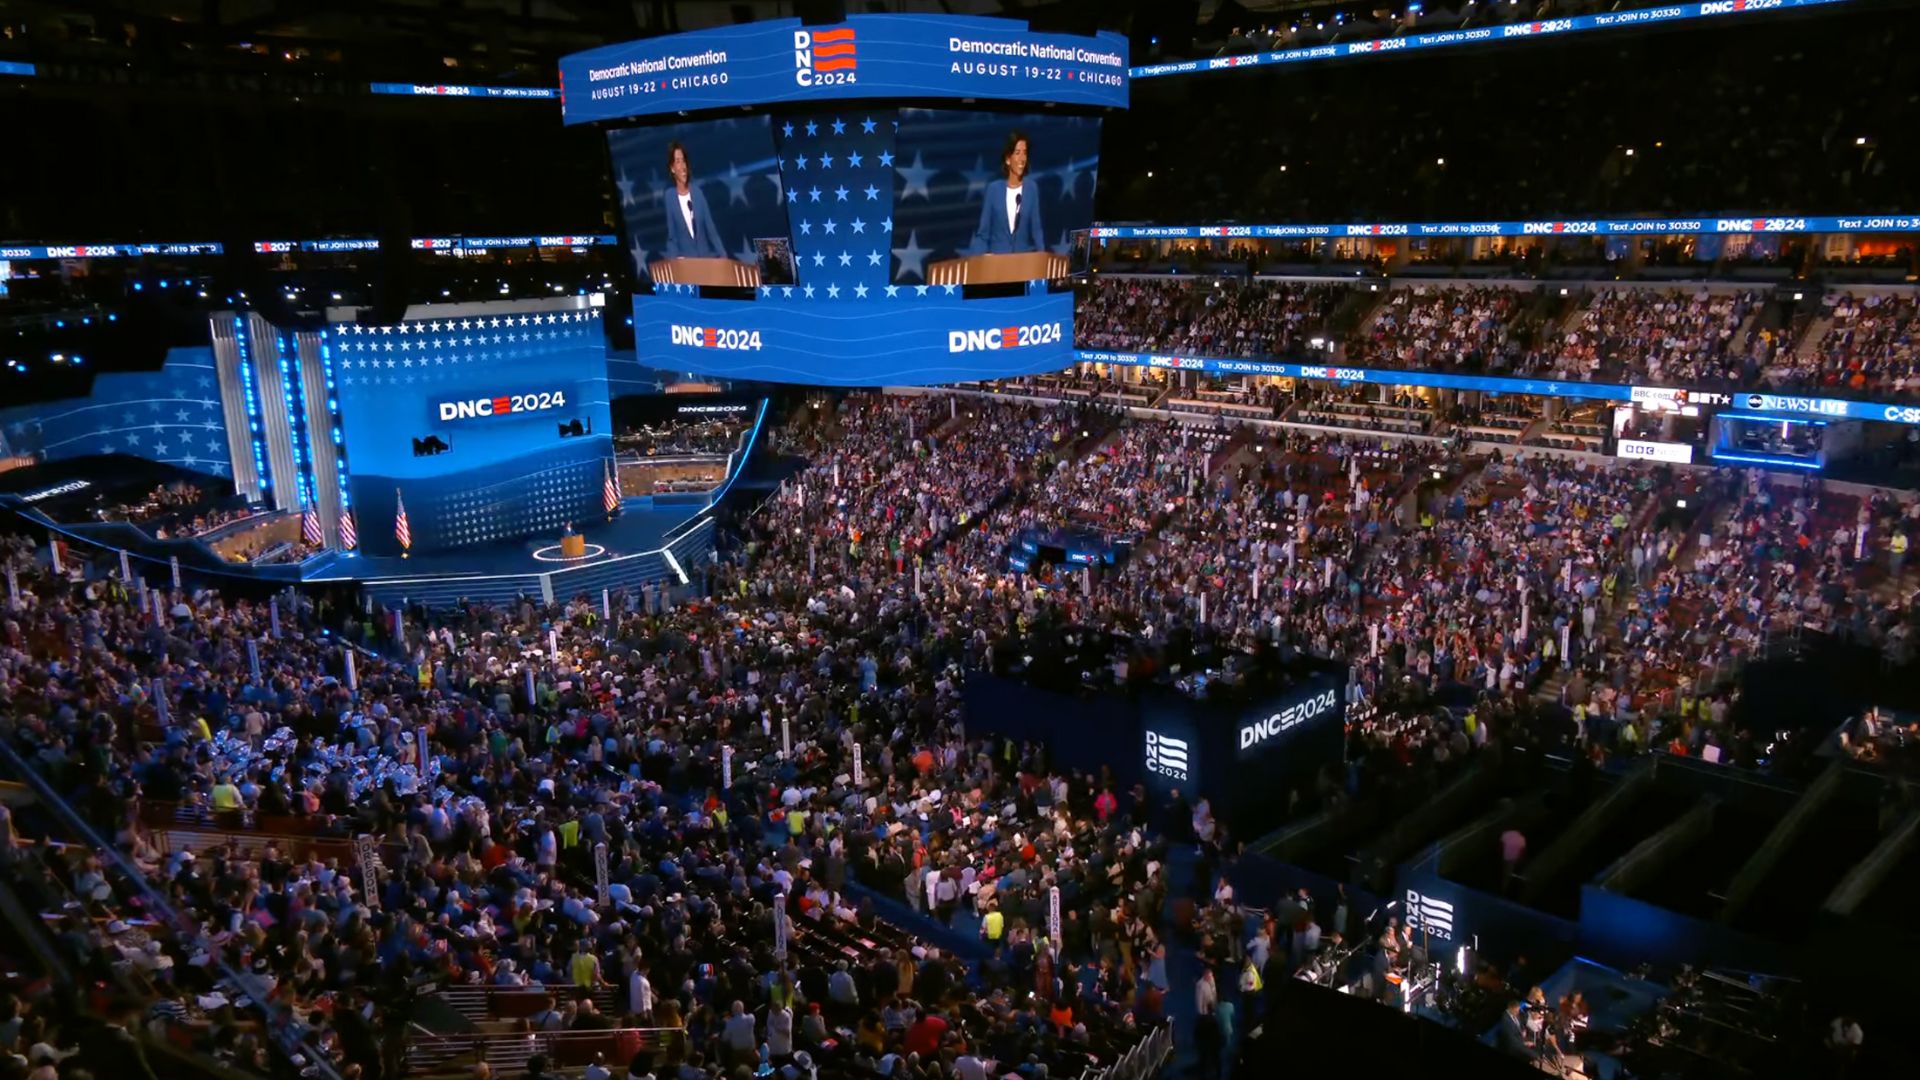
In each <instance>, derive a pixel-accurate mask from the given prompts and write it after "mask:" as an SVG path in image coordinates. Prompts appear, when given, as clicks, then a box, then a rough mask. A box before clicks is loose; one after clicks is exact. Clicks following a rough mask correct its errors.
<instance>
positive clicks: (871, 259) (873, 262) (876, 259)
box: [867, 251, 880, 266]
mask: <svg viewBox="0 0 1920 1080" xmlns="http://www.w3.org/2000/svg"><path fill="white" fill-rule="evenodd" d="M867 265H868V266H879V265H880V253H879V252H877V251H869V252H867Z"/></svg>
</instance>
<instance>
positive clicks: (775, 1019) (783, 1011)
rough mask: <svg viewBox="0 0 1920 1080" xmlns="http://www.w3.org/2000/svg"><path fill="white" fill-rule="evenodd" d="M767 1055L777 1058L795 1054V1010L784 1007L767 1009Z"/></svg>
mask: <svg viewBox="0 0 1920 1080" xmlns="http://www.w3.org/2000/svg"><path fill="white" fill-rule="evenodd" d="M767 1053H768V1054H770V1055H772V1056H773V1057H775V1058H783V1057H786V1056H787V1055H789V1054H791V1053H793V1010H792V1009H789V1008H787V1007H786V1006H784V1005H774V1006H772V1007H770V1008H768V1009H767Z"/></svg>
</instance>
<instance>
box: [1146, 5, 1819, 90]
mask: <svg viewBox="0 0 1920 1080" xmlns="http://www.w3.org/2000/svg"><path fill="white" fill-rule="evenodd" d="M1844 2H1846V0H1707V2H1706V3H1693V4H1668V5H1665V6H1662V7H1651V8H1641V9H1639V10H1636V11H1610V12H1603V13H1601V14H1598V15H1574V16H1570V17H1568V18H1564V19H1544V20H1540V21H1537V22H1523V23H1508V24H1506V25H1504V26H1473V27H1463V28H1461V29H1458V30H1436V31H1433V32H1431V33H1425V34H1407V35H1406V36H1404V37H1390V38H1375V39H1373V40H1370V41H1347V42H1337V43H1332V44H1326V45H1310V46H1306V47H1304V48H1298V49H1280V50H1277V51H1274V52H1263V53H1247V54H1245V55H1242V56H1215V57H1211V58H1208V59H1204V60H1181V61H1176V62H1174V63H1169V64H1148V65H1145V66H1144V67H1136V68H1134V69H1133V70H1132V71H1131V72H1130V74H1131V75H1132V76H1133V77H1134V78H1136V79H1152V78H1156V77H1160V76H1165V75H1188V74H1193V73H1196V72H1203V71H1229V70H1235V69H1239V68H1250V67H1264V66H1268V65H1272V64H1301V63H1309V62H1312V61H1317V60H1337V59H1341V58H1344V57H1349V56H1390V55H1393V54H1396V53H1403V52H1412V51H1416V50H1420V49H1439V48H1446V47H1448V46H1453V45H1478V44H1489V43H1493V42H1502V41H1531V40H1534V39H1536V38H1542V37H1560V36H1562V35H1566V34H1580V33H1586V32H1589V31H1593V30H1617V29H1620V28H1622V27H1631V26H1648V25H1652V24H1655V23H1671V22H1682V21H1687V20H1694V19H1718V18H1722V17H1725V16H1732V15H1751V14H1756V13H1759V12H1762V11H1784V10H1790V9H1793V8H1809V7H1823V6H1825V5H1828V4H1839V3H1844Z"/></svg>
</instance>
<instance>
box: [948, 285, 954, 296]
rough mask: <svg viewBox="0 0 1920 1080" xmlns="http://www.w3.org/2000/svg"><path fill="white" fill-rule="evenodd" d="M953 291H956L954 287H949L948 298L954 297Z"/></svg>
mask: <svg viewBox="0 0 1920 1080" xmlns="http://www.w3.org/2000/svg"><path fill="white" fill-rule="evenodd" d="M953 289H954V287H953V286H952V285H949V286H947V295H948V296H952V295H953Z"/></svg>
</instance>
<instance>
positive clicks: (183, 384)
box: [0, 346, 233, 477]
mask: <svg viewBox="0 0 1920 1080" xmlns="http://www.w3.org/2000/svg"><path fill="white" fill-rule="evenodd" d="M0 434H4V436H5V438H4V440H0V441H4V443H5V447H6V449H7V450H8V451H9V452H12V453H25V454H37V455H40V456H41V457H42V458H43V459H45V460H47V461H59V460H61V459H63V458H75V457H84V456H87V455H89V454H130V455H132V456H134V457H139V458H146V459H147V460H148V461H159V462H165V463H166V464H168V465H178V466H180V467H181V468H184V469H193V470H196V471H199V472H203V473H208V474H211V475H214V476H221V477H229V476H231V475H232V474H233V466H232V462H231V460H230V454H229V453H228V450H227V427H226V421H225V417H224V415H223V414H222V410H221V408H220V391H219V388H218V386H217V385H216V382H215V378H214V365H213V353H212V350H211V349H210V348H207V347H205V346H193V347H190V348H180V349H170V350H168V352H167V358H166V361H165V363H163V364H162V365H161V368H160V370H159V371H151V372H109V373H107V374H105V375H101V376H99V377H98V378H96V379H94V380H93V389H92V392H91V393H89V394H88V395H87V396H86V397H85V398H80V399H68V400H65V401H52V402H42V403H38V404H33V405H20V406H15V407H13V408H6V409H0Z"/></svg>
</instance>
